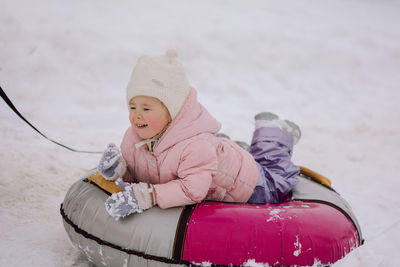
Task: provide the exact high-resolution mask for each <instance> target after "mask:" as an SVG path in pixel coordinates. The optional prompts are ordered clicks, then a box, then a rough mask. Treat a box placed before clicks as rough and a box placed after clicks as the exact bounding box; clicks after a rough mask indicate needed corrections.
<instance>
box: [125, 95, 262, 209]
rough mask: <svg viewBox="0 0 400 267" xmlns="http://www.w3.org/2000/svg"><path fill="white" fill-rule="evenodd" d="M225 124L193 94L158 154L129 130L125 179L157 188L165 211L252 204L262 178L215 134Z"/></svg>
mask: <svg viewBox="0 0 400 267" xmlns="http://www.w3.org/2000/svg"><path fill="white" fill-rule="evenodd" d="M219 129H220V124H219V123H218V122H217V121H216V120H215V119H214V118H213V117H212V116H211V115H210V114H209V113H208V111H207V110H206V109H205V108H204V107H203V106H202V105H201V104H200V103H199V102H198V101H197V92H196V90H195V89H191V92H190V94H189V96H188V97H187V99H186V102H185V104H184V106H183V107H182V109H181V111H180V113H179V114H178V115H177V116H176V118H175V119H174V120H173V121H172V122H171V123H170V125H169V127H168V128H167V130H166V131H165V133H164V134H163V135H162V137H161V138H160V140H159V142H158V144H157V145H156V147H155V148H154V151H153V152H149V150H148V149H147V146H146V145H143V146H140V147H138V148H136V147H135V144H137V143H139V142H140V141H142V140H141V138H140V137H139V136H138V135H137V134H136V132H135V130H134V129H133V128H132V127H130V128H128V130H127V131H126V133H125V136H124V138H123V141H122V144H121V152H122V155H123V157H124V159H125V161H126V162H127V166H128V168H127V172H126V174H125V176H124V180H125V181H127V182H145V183H149V184H152V185H153V192H154V193H153V201H154V202H155V204H157V205H158V206H159V207H160V208H169V207H174V206H183V205H187V204H193V203H196V202H201V201H202V200H204V199H212V200H220V201H227V202H247V200H248V199H249V198H250V196H251V194H252V193H253V190H254V187H255V186H256V184H257V181H258V179H259V177H260V174H259V172H258V168H257V165H256V163H255V161H254V159H253V157H252V156H251V155H250V154H249V153H248V152H247V151H245V150H244V149H242V148H241V147H239V146H238V145H237V144H235V143H234V142H232V141H230V140H228V139H226V138H218V137H216V136H215V134H216V133H217V132H218V130H219Z"/></svg>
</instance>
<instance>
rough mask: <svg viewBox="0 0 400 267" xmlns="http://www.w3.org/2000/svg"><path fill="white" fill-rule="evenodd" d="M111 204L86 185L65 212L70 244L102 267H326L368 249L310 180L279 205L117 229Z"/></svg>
mask: <svg viewBox="0 0 400 267" xmlns="http://www.w3.org/2000/svg"><path fill="white" fill-rule="evenodd" d="M107 197H108V195H107V194H106V193H105V192H104V191H102V190H101V189H100V188H99V187H98V186H96V185H95V184H92V183H90V182H89V181H88V180H87V179H85V178H83V179H80V180H78V181H77V182H76V183H74V184H73V185H72V187H71V188H70V189H69V191H68V193H67V195H66V196H65V199H64V202H63V204H61V209H60V211H61V215H62V217H63V222H64V226H65V230H66V232H67V234H68V236H69V238H70V240H71V241H72V243H73V244H74V245H75V246H76V247H78V248H79V249H80V250H81V251H82V252H83V253H84V254H85V255H86V256H87V258H88V260H89V261H91V262H93V263H94V264H95V265H96V266H132V267H133V266H135V267H139V266H243V265H246V264H249V263H251V262H257V263H264V264H269V265H270V266H282V265H283V266H294V265H297V266H310V265H314V264H315V263H317V262H318V263H320V264H321V265H328V264H331V263H334V262H336V261H337V260H339V259H341V258H343V257H344V256H345V255H346V254H347V253H349V252H350V251H352V250H353V249H354V248H356V247H358V246H359V245H360V244H362V242H363V239H362V235H361V230H360V227H359V225H358V222H357V220H356V218H355V217H354V214H353V212H352V211H351V208H350V207H349V205H348V204H347V202H346V201H345V200H344V199H343V198H342V197H341V196H340V195H339V194H338V193H336V192H335V191H334V190H333V189H331V188H330V187H328V186H325V185H321V184H320V183H317V182H315V181H313V180H311V179H310V178H308V177H307V176H305V175H299V183H298V184H297V185H296V187H295V188H294V190H293V191H292V196H291V199H290V200H289V201H287V202H284V203H280V204H267V205H255V204H252V205H251V204H235V203H222V202H211V201H205V202H202V203H200V204H197V205H191V206H186V207H177V208H170V209H165V210H162V209H159V208H158V207H153V208H151V209H149V210H147V211H145V212H144V213H141V214H133V215H131V216H129V217H127V218H125V219H121V220H119V221H115V220H114V219H113V218H112V217H110V216H109V215H108V213H107V212H106V211H105V207H104V202H105V200H106V199H107Z"/></svg>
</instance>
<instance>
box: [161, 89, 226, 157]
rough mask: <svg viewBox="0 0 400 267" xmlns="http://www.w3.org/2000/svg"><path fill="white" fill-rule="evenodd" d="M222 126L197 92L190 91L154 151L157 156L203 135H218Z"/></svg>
mask: <svg viewBox="0 0 400 267" xmlns="http://www.w3.org/2000/svg"><path fill="white" fill-rule="evenodd" d="M220 129H221V124H220V123H219V122H218V121H217V120H216V119H215V118H214V117H213V116H212V115H211V114H210V113H209V112H208V111H207V110H206V109H205V108H204V107H203V105H201V104H200V103H199V102H198V101H197V91H196V90H195V89H194V88H191V89H190V93H189V95H188V97H187V98H186V100H185V103H184V105H183V106H182V109H181V110H180V112H179V113H178V115H177V116H176V118H175V119H173V120H172V122H171V123H170V125H169V126H168V128H167V130H166V131H165V133H164V134H163V135H162V136H161V138H160V140H159V142H158V144H157V146H156V147H155V149H154V154H155V155H156V156H158V155H160V154H161V153H162V152H163V151H165V150H166V149H168V148H170V147H171V146H173V145H175V144H176V143H179V142H181V141H183V140H185V139H188V138H191V137H193V136H195V135H198V134H202V133H210V134H216V133H218V131H219V130H220Z"/></svg>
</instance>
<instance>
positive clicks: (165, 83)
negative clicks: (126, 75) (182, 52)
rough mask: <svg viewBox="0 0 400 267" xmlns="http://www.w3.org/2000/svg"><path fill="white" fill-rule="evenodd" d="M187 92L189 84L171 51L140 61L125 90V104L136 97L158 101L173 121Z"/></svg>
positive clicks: (145, 57)
mask: <svg viewBox="0 0 400 267" xmlns="http://www.w3.org/2000/svg"><path fill="white" fill-rule="evenodd" d="M189 92H190V85H189V82H188V80H187V78H186V75H185V71H184V70H183V66H182V64H181V63H180V62H179V60H178V55H177V53H176V51H175V50H172V49H170V50H168V51H167V52H166V53H165V56H157V57H149V56H142V57H140V58H139V60H138V63H137V64H136V66H135V68H134V69H133V72H132V75H131V79H130V81H129V84H128V87H127V88H126V98H127V102H128V105H129V102H130V100H131V99H132V98H133V97H135V96H138V95H143V96H152V97H155V98H158V99H159V100H161V101H162V102H163V103H164V105H165V106H166V107H167V109H168V111H169V113H170V115H171V118H172V119H174V118H175V117H176V115H178V113H179V111H180V109H181V108H182V106H183V104H184V103H185V100H186V97H187V96H188V95H189Z"/></svg>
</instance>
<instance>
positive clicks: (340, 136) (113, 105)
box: [0, 0, 400, 267]
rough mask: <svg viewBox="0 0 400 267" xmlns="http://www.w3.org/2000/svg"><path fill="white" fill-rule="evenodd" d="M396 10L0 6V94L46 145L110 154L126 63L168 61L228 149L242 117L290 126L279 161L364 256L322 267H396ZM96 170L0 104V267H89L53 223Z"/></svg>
mask: <svg viewBox="0 0 400 267" xmlns="http://www.w3.org/2000/svg"><path fill="white" fill-rule="evenodd" d="M399 14H400V3H399V2H398V1H394V0H382V1H372V0H346V1H345V0H327V1H317V0H299V1H291V2H287V1H264V0H254V1H233V0H230V1H224V0H221V1H212V0H206V1H196V2H194V1H183V0H180V1H175V0H172V1H154V0H149V1H128V0H122V1H105V0H102V1H100V0H96V1H94V0H87V1H77V0H72V1H60V0H58V1H50V0H39V1H28V0H19V1H15V0H2V1H1V2H0V85H1V87H2V88H3V89H4V90H5V91H6V93H7V94H8V96H9V97H10V98H11V100H12V101H13V102H14V104H15V105H16V107H17V108H18V109H19V110H20V112H21V113H22V114H23V115H24V116H25V117H26V118H27V119H28V120H30V121H31V122H32V123H33V124H34V125H35V126H36V127H37V128H39V129H41V130H42V131H43V132H44V133H45V134H46V135H48V136H49V137H51V138H53V139H55V140H57V141H60V142H62V143H64V144H66V145H69V146H71V147H73V148H76V149H82V150H96V151H99V150H100V151H101V150H104V149H105V148H106V145H107V144H108V143H110V142H115V143H117V144H118V143H120V141H121V138H122V136H123V134H124V131H125V129H126V128H127V127H128V124H129V121H128V112H127V107H126V104H125V92H124V90H125V86H126V85H127V83H128V79H129V75H130V73H131V70H132V68H133V66H134V64H135V63H136V60H137V58H138V57H139V56H140V55H144V54H148V55H159V54H163V53H164V51H165V50H167V49H168V48H171V47H172V48H176V49H177V50H178V53H179V55H180V58H181V61H182V62H183V64H184V66H185V69H186V71H187V74H188V76H189V80H190V81H191V83H192V85H193V86H194V87H195V88H197V89H198V92H199V99H200V101H201V102H202V103H203V104H204V105H205V106H206V107H207V108H208V109H209V111H210V112H211V113H212V114H213V115H214V116H215V117H216V118H217V119H218V120H219V121H220V122H221V123H222V124H223V129H222V130H223V132H225V133H227V134H228V135H230V136H231V138H232V139H237V140H245V141H249V140H250V138H251V134H252V129H253V116H254V115H255V114H256V113H258V112H261V111H272V112H275V113H277V114H278V115H280V116H281V117H282V118H285V119H290V120H292V121H294V122H296V123H297V124H298V125H300V127H301V130H302V138H301V140H300V142H299V143H298V144H297V145H296V147H295V150H294V157H293V159H294V161H295V162H296V163H297V164H299V165H304V166H307V167H308V168H311V169H313V170H315V171H317V172H320V173H321V174H323V175H325V176H327V177H328V178H329V179H331V180H332V183H333V187H334V188H335V189H336V190H337V191H338V192H340V193H341V194H342V196H343V197H344V198H345V199H346V200H348V202H349V203H350V205H351V206H352V207H353V210H354V212H355V214H356V216H357V218H358V219H359V222H360V224H361V227H362V230H363V234H364V237H365V239H366V241H365V245H364V246H363V247H361V248H358V249H356V250H354V251H353V252H352V253H350V254H349V255H347V256H346V257H345V258H344V259H343V260H341V261H340V262H338V263H336V264H335V265H334V266H335V267H336V266H352V267H353V266H363V267H365V266H399V265H400V254H399V253H397V250H398V244H399V242H400V196H399V191H400V182H399V175H398V169H399V168H398V164H399V160H400V150H399V149H398V148H399V147H400V138H399V137H400V135H399V134H400V107H399V101H400V75H399V70H400V27H398V25H400V16H399ZM99 159H100V155H96V154H79V153H73V152H70V151H68V150H65V149H63V148H61V147H58V146H56V145H54V144H53V143H50V142H48V141H47V140H45V139H44V138H42V137H41V136H40V135H38V134H37V133H36V132H34V131H33V130H32V129H31V128H29V127H28V126H27V125H26V124H25V123H24V122H23V121H22V120H20V119H19V118H18V117H17V116H16V115H15V114H14V113H13V112H12V111H11V110H10V109H9V108H8V107H7V106H6V105H5V104H4V103H2V104H0V170H1V174H0V228H1V229H2V230H1V232H0V240H1V241H0V266H52V267H53V266H80V267H82V266H90V263H89V262H88V261H87V260H86V258H85V257H84V256H83V255H82V254H80V253H78V252H77V250H76V249H75V248H73V247H71V246H70V244H69V242H68V237H67V234H66V233H65V231H64V228H63V224H62V219H61V216H60V215H59V205H60V203H61V202H62V200H63V197H64V195H65V193H66V191H67V190H68V188H69V186H70V185H71V184H72V183H73V182H74V181H76V180H77V179H78V178H79V177H81V176H82V175H83V174H85V172H87V171H88V170H90V169H92V168H94V167H96V165H97V163H98V161H99Z"/></svg>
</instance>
